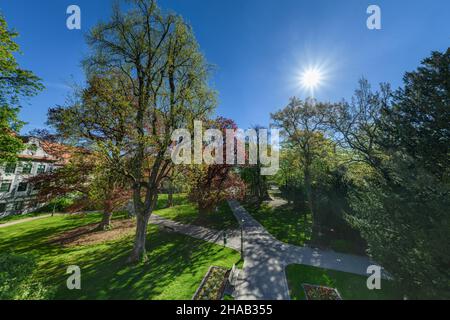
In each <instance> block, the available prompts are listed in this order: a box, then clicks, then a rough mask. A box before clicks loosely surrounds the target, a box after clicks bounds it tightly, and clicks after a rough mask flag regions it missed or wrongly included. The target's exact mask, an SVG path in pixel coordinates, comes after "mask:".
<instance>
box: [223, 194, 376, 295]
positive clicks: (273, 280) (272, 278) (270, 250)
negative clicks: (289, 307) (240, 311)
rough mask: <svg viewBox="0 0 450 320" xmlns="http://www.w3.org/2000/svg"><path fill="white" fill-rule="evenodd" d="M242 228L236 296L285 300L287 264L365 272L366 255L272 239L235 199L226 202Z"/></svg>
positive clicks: (287, 291)
mask: <svg viewBox="0 0 450 320" xmlns="http://www.w3.org/2000/svg"><path fill="white" fill-rule="evenodd" d="M229 204H230V207H231V209H232V210H233V212H234V215H235V216H236V218H237V219H238V220H239V221H240V222H241V224H242V226H243V230H244V267H243V272H241V273H240V275H239V277H238V281H237V284H236V292H235V297H236V299H244V300H254V299H264V300H279V299H283V300H288V299H290V297H289V289H288V285H287V280H286V274H285V268H286V266H288V265H290V264H304V265H309V266H315V267H321V268H327V269H332V270H337V271H345V272H350V273H355V274H360V275H366V270H367V267H368V266H369V265H372V264H374V263H373V262H371V261H370V259H369V258H368V257H363V256H356V255H351V254H344V253H336V252H334V251H331V250H329V251H328V250H320V249H315V248H310V247H297V246H294V245H290V244H286V243H283V242H281V241H279V240H277V239H275V238H274V237H273V236H272V235H271V234H270V233H269V232H267V231H266V229H265V228H264V227H263V226H262V225H261V224H260V223H259V222H257V221H256V220H255V219H254V218H253V217H252V216H251V215H250V214H249V213H248V212H247V211H246V210H245V209H244V208H243V207H242V206H241V205H240V204H239V203H238V202H237V201H229Z"/></svg>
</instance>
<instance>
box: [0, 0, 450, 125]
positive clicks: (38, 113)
mask: <svg viewBox="0 0 450 320" xmlns="http://www.w3.org/2000/svg"><path fill="white" fill-rule="evenodd" d="M71 4H75V5H78V6H79V7H80V9H81V30H69V29H67V27H66V19H67V17H68V16H69V15H68V14H66V9H67V7H68V6H69V5H71ZM159 4H160V6H161V7H162V8H163V10H170V11H175V12H177V13H179V14H181V15H182V16H183V17H184V19H185V20H186V21H187V22H189V23H190V24H191V26H192V27H193V30H194V33H195V36H196V38H197V40H198V42H199V44H200V48H201V50H202V52H203V53H204V54H205V56H206V59H207V61H208V62H209V63H211V64H213V65H214V66H215V71H214V73H213V74H212V78H211V85H212V86H213V87H214V88H215V89H216V90H217V91H218V93H219V99H218V100H219V101H218V107H217V111H216V113H217V114H218V115H221V116H224V117H228V118H232V119H234V120H235V121H236V123H237V124H238V125H239V127H241V128H248V127H249V126H252V125H263V126H268V125H269V124H270V113H271V112H275V111H277V110H279V109H281V108H283V107H284V106H285V105H287V103H288V101H289V98H290V97H292V96H297V97H300V98H302V99H305V98H307V97H308V96H309V95H310V92H309V91H308V90H305V89H304V88H302V87H301V85H300V75H301V72H302V71H303V70H307V69H309V68H313V67H314V68H320V70H321V72H322V74H323V82H322V83H321V85H320V86H318V87H317V88H316V90H315V91H314V96H315V98H317V99H318V100H320V101H339V100H341V99H343V98H345V99H349V98H350V97H351V95H352V93H353V91H354V89H355V88H356V86H357V82H358V79H360V78H361V77H365V78H367V79H368V80H369V81H370V82H371V83H372V84H373V86H374V87H375V88H376V87H377V85H378V83H380V82H389V83H391V85H392V86H393V87H394V88H396V87H398V86H399V85H401V81H402V77H403V74H404V72H406V71H412V70H414V69H416V68H417V67H418V65H419V63H420V61H421V60H422V59H424V58H425V57H427V56H429V55H430V53H431V51H434V50H438V51H444V50H446V49H447V48H448V47H449V46H450V1H448V0H416V1H409V0H395V1H392V0H388V1H381V0H371V1H365V0H341V1H336V0H308V1H307V0H161V1H159ZM372 4H375V5H378V6H379V7H380V9H381V29H380V30H369V29H368V28H367V26H366V20H367V18H368V17H369V14H368V13H367V12H366V10H367V8H368V6H369V5H372ZM111 5H112V1H110V0H95V1H92V0H70V1H67V0H33V1H30V0H0V12H1V13H2V14H3V15H4V16H5V18H6V21H7V22H8V24H9V26H10V27H11V28H13V29H15V30H16V31H17V32H19V34H20V36H19V37H18V38H16V41H17V42H18V43H19V45H20V46H21V50H22V54H21V55H18V56H17V60H18V61H19V63H20V65H21V67H22V68H25V69H29V70H32V71H33V72H34V73H35V74H36V75H38V76H39V77H40V78H41V79H42V80H43V83H44V85H45V86H46V89H45V90H44V91H43V92H41V93H40V94H39V95H38V96H36V97H33V98H31V99H29V100H28V101H26V102H24V103H23V108H22V111H21V114H20V116H21V119H22V120H24V121H26V122H27V123H28V124H27V125H26V126H25V127H24V128H23V130H22V131H23V133H26V132H28V131H29V130H32V129H35V128H45V127H46V124H45V122H46V117H47V110H48V108H50V107H54V106H56V105H62V104H64V103H65V100H66V97H67V96H68V94H69V93H70V87H69V84H70V83H73V82H76V83H80V82H82V81H83V80H84V75H83V70H82V68H81V65H80V62H81V60H82V59H83V57H85V56H86V55H87V54H88V52H89V50H88V47H87V46H86V44H85V33H86V32H88V30H89V29H90V28H92V27H93V26H94V25H95V24H96V23H98V22H99V21H106V20H107V19H108V17H109V15H110V12H111Z"/></svg>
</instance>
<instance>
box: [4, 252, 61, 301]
mask: <svg viewBox="0 0 450 320" xmlns="http://www.w3.org/2000/svg"><path fill="white" fill-rule="evenodd" d="M35 268H36V261H35V260H34V258H33V257H32V256H30V255H18V254H14V253H2V254H0V300H41V299H49V298H51V296H52V294H53V292H52V290H51V289H49V288H46V287H44V286H43V285H42V283H40V282H39V281H37V280H36V279H34V278H33V276H32V273H33V270H34V269H35Z"/></svg>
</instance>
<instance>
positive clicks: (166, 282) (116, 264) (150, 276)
mask: <svg viewBox="0 0 450 320" xmlns="http://www.w3.org/2000/svg"><path fill="white" fill-rule="evenodd" d="M99 218H100V215H87V216H84V217H83V216H77V217H72V216H70V217H68V216H55V217H52V218H48V219H43V220H36V221H33V222H29V223H24V224H23V225H16V226H11V227H8V228H5V229H3V230H0V248H1V249H2V250H6V249H9V250H11V251H15V252H18V253H20V252H32V253H33V254H34V255H35V256H36V258H37V262H38V269H37V270H36V271H35V276H36V277H37V278H38V279H40V280H42V281H43V282H44V283H45V284H47V285H49V286H52V287H55V288H56V295H55V298H56V299H191V297H192V295H193V293H194V292H195V290H196V289H197V287H198V285H199V284H200V282H201V279H202V278H203V276H204V275H205V273H206V272H207V270H208V268H209V266H210V265H218V266H223V267H227V268H231V266H232V265H233V263H237V262H238V261H239V259H240V255H239V253H237V252H235V251H233V250H231V249H227V248H223V247H221V246H217V245H214V244H210V243H207V242H204V241H201V240H197V239H193V238H190V237H187V236H183V235H179V234H175V233H171V232H167V231H165V230H162V229H160V228H159V227H157V226H153V225H150V226H149V230H148V238H147V250H148V262H147V263H143V264H138V265H129V264H127V258H128V255H129V253H130V251H131V248H132V243H133V236H126V237H124V238H120V239H118V240H112V241H108V242H103V243H99V244H92V245H80V246H74V247H64V246H61V245H58V244H50V243H49V242H48V240H49V237H54V236H55V235H56V234H59V233H62V232H65V231H67V230H71V229H75V228H78V227H80V226H83V225H89V224H92V223H95V222H98V221H100V220H99ZM70 265H78V266H79V267H80V268H81V287H82V289H81V290H73V291H71V290H68V289H67V287H66V280H67V278H68V277H69V275H68V274H66V270H67V267H68V266H70Z"/></svg>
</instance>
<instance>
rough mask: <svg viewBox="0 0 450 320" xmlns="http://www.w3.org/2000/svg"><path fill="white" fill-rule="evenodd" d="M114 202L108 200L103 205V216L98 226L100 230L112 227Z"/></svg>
mask: <svg viewBox="0 0 450 320" xmlns="http://www.w3.org/2000/svg"><path fill="white" fill-rule="evenodd" d="M112 211H113V210H112V204H111V201H109V200H106V201H105V203H104V205H103V218H102V222H100V224H99V226H98V227H97V229H98V230H100V231H105V230H109V229H111V218H112Z"/></svg>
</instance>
